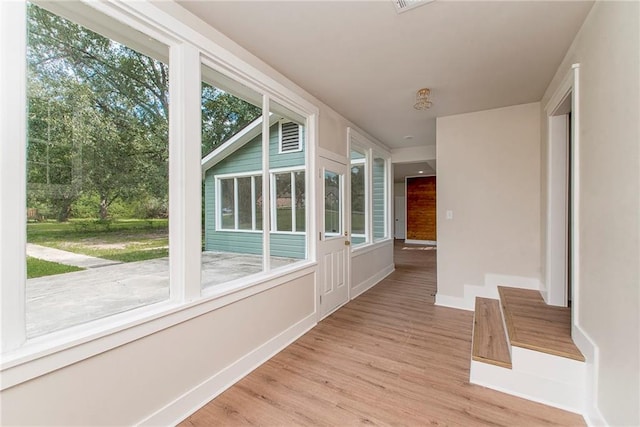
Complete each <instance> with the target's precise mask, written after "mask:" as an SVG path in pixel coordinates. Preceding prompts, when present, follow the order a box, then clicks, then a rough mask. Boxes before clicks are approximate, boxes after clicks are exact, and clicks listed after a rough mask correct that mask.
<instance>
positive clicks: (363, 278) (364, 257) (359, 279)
mask: <svg viewBox="0 0 640 427" xmlns="http://www.w3.org/2000/svg"><path fill="white" fill-rule="evenodd" d="M393 269H394V264H393V240H388V241H386V242H384V243H380V244H377V245H375V246H372V247H368V248H364V249H360V250H356V251H354V252H353V254H352V257H351V298H354V297H357V296H358V295H360V294H361V293H363V292H365V291H366V290H368V289H369V288H371V287H372V286H374V285H375V284H377V283H378V282H379V281H380V280H382V279H384V278H385V277H386V276H387V275H389V274H390V273H391V272H393Z"/></svg>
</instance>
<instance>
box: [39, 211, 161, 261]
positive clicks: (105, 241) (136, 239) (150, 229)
mask: <svg viewBox="0 0 640 427" xmlns="http://www.w3.org/2000/svg"><path fill="white" fill-rule="evenodd" d="M27 241H28V242H29V243H35V244H38V245H42V246H48V247H51V248H56V249H62V250H65V251H69V252H75V253H79V254H84V255H90V256H95V257H99V258H105V259H110V260H114V261H122V262H133V261H142V260H147V259H153V258H161V257H165V256H167V255H168V248H167V247H168V244H169V238H168V220H166V219H153V220H144V219H126V220H117V221H108V222H100V221H96V220H71V221H69V222H66V223H59V222H43V223H30V224H27Z"/></svg>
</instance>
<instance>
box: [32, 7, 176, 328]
mask: <svg viewBox="0 0 640 427" xmlns="http://www.w3.org/2000/svg"><path fill="white" fill-rule="evenodd" d="M27 19H28V21H27V22H28V37H27V63H28V78H27V101H28V116H27V134H28V135H27V165H26V166H27V224H26V226H27V242H28V245H27V276H28V280H27V284H26V318H27V322H26V335H27V337H28V338H31V337H35V336H38V335H42V334H46V333H49V332H53V331H56V330H59V329H64V328H68V327H70V326H74V325H78V324H81V323H85V322H88V321H91V320H95V319H98V318H102V317H105V316H110V315H113V314H117V313H120V312H123V311H127V310H131V309H135V308H138V307H141V306H144V305H148V304H152V303H155V302H158V301H162V300H165V299H167V298H168V297H169V272H168V265H167V261H166V258H167V256H168V177H167V173H168V157H169V151H168V139H169V137H168V128H169V126H168V109H169V80H168V78H169V68H168V66H167V64H166V61H167V59H168V53H169V49H168V47H167V46H165V45H163V44H161V43H159V42H157V41H155V40H153V39H151V38H149V37H148V36H146V35H143V34H141V33H139V34H131V33H129V37H135V38H136V39H138V40H144V43H139V42H138V43H136V49H132V48H131V47H129V46H127V44H126V43H123V42H118V41H116V40H114V39H112V38H110V37H105V36H104V35H101V34H98V33H96V32H93V31H91V30H90V29H88V28H86V27H84V26H82V25H79V24H77V23H75V22H73V21H71V20H68V19H65V18H62V17H61V16H58V15H56V14H54V13H51V12H49V11H47V10H45V9H43V8H41V7H38V6H36V5H34V4H28V6H27ZM100 19H101V20H103V22H104V23H107V22H111V21H110V20H109V18H107V17H106V16H102V17H101V18H100ZM113 28H114V29H116V28H118V25H117V24H114V25H113ZM121 40H122V39H121ZM150 270H153V271H154V272H155V273H154V276H153V277H150V276H149V271H150ZM131 287H135V288H137V289H140V290H141V291H140V292H137V293H135V294H134V293H132V292H131V291H130V288H131Z"/></svg>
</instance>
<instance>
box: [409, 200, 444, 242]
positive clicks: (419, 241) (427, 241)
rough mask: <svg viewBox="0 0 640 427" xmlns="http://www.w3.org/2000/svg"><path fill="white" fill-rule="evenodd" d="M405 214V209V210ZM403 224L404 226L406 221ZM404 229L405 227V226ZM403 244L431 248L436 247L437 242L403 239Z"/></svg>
mask: <svg viewBox="0 0 640 427" xmlns="http://www.w3.org/2000/svg"><path fill="white" fill-rule="evenodd" d="M405 212H406V209H405ZM405 224H406V220H405ZM405 228H406V226H405ZM405 234H406V230H405ZM404 242H405V243H406V244H408V245H428V246H433V245H437V244H438V242H437V241H436V240H413V239H404Z"/></svg>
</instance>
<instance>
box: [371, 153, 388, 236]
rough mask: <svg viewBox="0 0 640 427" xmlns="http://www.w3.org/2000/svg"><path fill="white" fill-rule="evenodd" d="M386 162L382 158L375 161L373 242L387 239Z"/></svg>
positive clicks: (375, 158)
mask: <svg viewBox="0 0 640 427" xmlns="http://www.w3.org/2000/svg"><path fill="white" fill-rule="evenodd" d="M385 187H386V161H385V159H383V158H381V157H374V159H373V240H374V241H376V240H381V239H384V238H386V237H387V226H386V222H387V221H386V218H387V216H386V211H387V210H386V199H385V197H386V194H385V193H386V192H385Z"/></svg>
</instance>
